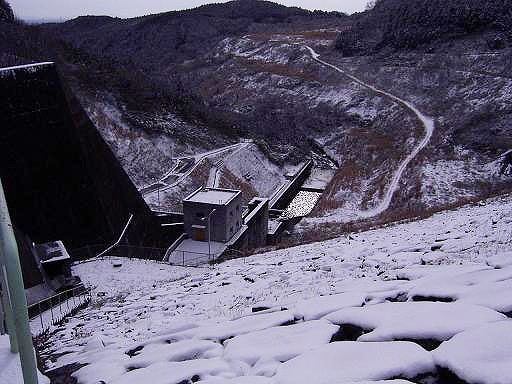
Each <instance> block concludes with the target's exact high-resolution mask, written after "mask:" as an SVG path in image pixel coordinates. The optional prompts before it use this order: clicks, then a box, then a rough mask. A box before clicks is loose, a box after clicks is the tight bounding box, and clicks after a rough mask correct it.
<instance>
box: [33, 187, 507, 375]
mask: <svg viewBox="0 0 512 384" xmlns="http://www.w3.org/2000/svg"><path fill="white" fill-rule="evenodd" d="M118 263H121V264H122V266H121V267H114V264H118ZM74 273H75V274H78V275H79V276H80V277H81V278H82V279H83V280H84V282H85V283H86V284H88V285H90V286H92V287H94V296H95V299H94V302H93V303H92V304H91V306H90V307H89V308H87V309H85V310H82V311H80V312H79V313H78V314H77V315H75V316H74V317H72V318H70V319H69V321H68V322H66V323H65V324H63V325H62V326H61V327H58V328H57V329H54V330H53V331H54V333H53V334H52V336H50V338H49V340H48V342H47V343H46V345H48V346H50V347H48V348H46V350H45V351H44V352H43V354H42V358H43V359H46V360H47V368H48V370H50V372H51V371H52V370H53V375H55V374H56V372H59V371H60V369H61V368H60V367H65V366H68V365H70V364H74V365H73V367H74V370H76V369H78V368H80V369H78V370H76V372H74V373H73V376H74V377H76V378H77V379H78V382H79V383H82V384H97V383H98V382H104V383H107V384H116V383H124V384H130V383H143V382H148V383H149V382H151V383H152V384H156V383H161V384H171V383H188V382H194V381H198V380H200V381H201V382H204V383H275V384H277V383H308V384H309V383H319V384H321V383H325V384H328V383H337V384H338V383H349V382H350V383H352V382H354V383H355V382H357V383H363V382H364V383H368V382H376V381H378V380H392V379H396V380H395V381H389V383H395V384H399V383H406V382H408V381H402V379H403V380H409V381H410V382H416V383H426V382H438V383H453V382H457V381H456V380H462V381H461V382H467V383H510V382H512V321H510V319H509V318H508V317H507V316H510V315H511V314H512V295H510V291H511V288H512V196H510V195H509V196H504V197H500V198H496V199H492V200H489V201H486V202H483V203H480V204H477V205H471V206H466V207H463V208H460V209H458V210H454V211H447V212H442V213H439V214H436V215H434V216H432V217H431V218H429V219H426V220H422V221H417V222H412V223H407V224H399V225H393V226H388V227H384V228H380V229H376V230H372V231H368V232H363V233H359V234H351V235H347V236H345V237H340V238H337V239H334V240H330V241H326V242H321V243H315V244H309V245H303V246H299V247H295V248H289V249H283V250H276V251H273V252H268V253H264V254H259V255H254V256H251V257H248V258H246V259H238V260H233V261H229V262H226V263H223V264H220V265H216V266H214V267H209V268H204V269H193V268H180V267H173V266H169V265H166V264H160V263H155V262H149V261H141V260H128V259H122V260H119V259H111V258H107V259H103V260H96V261H92V262H89V263H85V264H79V265H76V266H75V267H74ZM68 371H69V369H68ZM399 379H400V380H399Z"/></svg>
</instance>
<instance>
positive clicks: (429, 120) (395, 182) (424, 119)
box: [306, 46, 435, 218]
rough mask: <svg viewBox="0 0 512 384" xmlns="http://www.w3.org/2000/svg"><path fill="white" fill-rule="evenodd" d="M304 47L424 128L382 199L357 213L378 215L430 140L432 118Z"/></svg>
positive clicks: (364, 216) (432, 124)
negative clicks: (406, 111)
mask: <svg viewBox="0 0 512 384" xmlns="http://www.w3.org/2000/svg"><path fill="white" fill-rule="evenodd" d="M306 48H307V49H308V50H309V52H310V54H311V56H312V57H313V59H314V60H315V61H317V62H318V63H320V64H322V65H325V66H326V67H329V68H331V69H334V70H335V71H337V72H340V73H342V74H343V75H345V76H347V77H348V78H349V79H351V80H353V81H354V82H356V83H357V84H359V85H361V86H363V87H365V88H367V89H369V90H371V91H373V92H375V93H378V94H380V95H383V96H386V97H388V98H390V99H392V100H394V101H395V102H397V103H399V104H401V105H402V106H404V107H406V108H407V109H409V110H410V111H412V112H413V113H414V114H415V115H416V116H417V118H418V119H419V120H420V122H421V123H422V125H423V127H424V128H425V136H424V137H423V139H422V140H421V141H420V142H419V143H418V144H417V145H416V147H415V148H414V149H413V151H412V152H411V153H410V154H409V155H408V156H407V157H406V158H405V159H404V160H403V161H402V163H401V164H400V166H399V167H398V169H397V170H396V171H395V173H394V175H393V179H392V180H391V183H390V184H389V186H388V187H387V189H386V194H385V196H384V198H383V199H382V201H381V202H380V203H379V205H377V206H376V207H375V208H372V209H369V210H366V211H359V212H358V215H359V217H361V218H370V217H375V216H378V215H380V214H381V213H382V212H384V211H386V210H387V209H388V208H389V205H390V204H391V200H392V199H393V195H394V194H395V192H396V191H397V190H398V188H399V186H400V180H401V178H402V176H403V174H404V172H405V170H406V168H407V166H408V165H409V164H410V163H411V161H412V160H414V159H415V158H416V156H417V155H418V153H420V151H421V150H422V149H423V148H425V147H426V146H427V145H428V143H429V142H430V139H431V138H432V135H433V133H434V128H435V123H434V119H432V118H431V117H428V116H426V115H425V114H423V113H422V112H420V111H419V110H418V109H417V108H416V107H415V106H414V105H412V104H411V103H409V102H408V101H406V100H403V99H401V98H399V97H397V96H395V95H393V94H391V93H389V92H386V91H383V90H381V89H379V88H376V87H374V86H373V85H371V84H368V83H366V82H364V81H362V80H361V79H359V78H357V77H355V76H354V75H351V74H350V73H348V72H346V71H344V70H343V69H341V68H339V67H337V66H335V65H333V64H330V63H328V62H326V61H324V60H322V59H320V55H319V54H318V53H317V52H315V50H314V49H313V48H311V47H309V46H306Z"/></svg>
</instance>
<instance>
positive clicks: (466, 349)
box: [434, 320, 512, 384]
mask: <svg viewBox="0 0 512 384" xmlns="http://www.w3.org/2000/svg"><path fill="white" fill-rule="evenodd" d="M434 358H435V361H436V363H437V364H438V365H439V366H441V367H443V368H446V369H448V370H449V371H450V372H452V373H453V374H455V375H456V376H457V377H459V378H460V379H462V380H464V381H466V382H467V383H475V384H476V383H489V384H509V383H511V382H512V321H510V320H507V321H500V322H496V323H491V324H486V325H483V326H481V327H478V328H475V329H472V330H469V331H466V332H462V333H459V334H458V335H455V336H454V337H453V338H452V339H451V340H448V341H446V342H444V343H443V344H441V346H440V347H439V348H437V349H436V350H435V351H434Z"/></svg>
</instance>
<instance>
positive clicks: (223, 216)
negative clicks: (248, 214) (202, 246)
mask: <svg viewBox="0 0 512 384" xmlns="http://www.w3.org/2000/svg"><path fill="white" fill-rule="evenodd" d="M183 214H184V229H185V232H186V233H187V234H188V235H189V237H190V238H191V239H192V240H194V241H205V242H207V241H208V240H210V241H212V242H219V243H226V242H228V241H229V240H230V239H231V238H232V237H233V236H234V235H235V234H236V233H237V232H238V231H239V230H240V228H241V227H242V224H243V220H242V192H241V191H237V190H231V189H220V188H200V189H198V190H197V191H195V192H194V193H192V194H191V195H190V196H188V197H187V198H186V199H184V200H183Z"/></svg>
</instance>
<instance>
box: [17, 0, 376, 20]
mask: <svg viewBox="0 0 512 384" xmlns="http://www.w3.org/2000/svg"><path fill="white" fill-rule="evenodd" d="M274 1H275V2H277V3H281V4H284V5H288V6H298V7H302V8H307V9H322V10H326V11H342V12H346V13H353V12H356V11H362V10H363V9H364V7H365V5H366V3H367V2H368V0H274ZM9 2H10V3H11V6H12V8H13V10H14V12H15V13H16V16H17V17H18V18H21V19H24V20H64V19H71V18H73V17H77V16H81V15H110V16H118V17H133V16H140V15H146V14H149V13H159V12H164V11H171V10H177V9H187V8H194V7H197V6H199V5H202V4H207V3H218V2H226V0H211V1H204V0H10V1H9Z"/></svg>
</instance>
